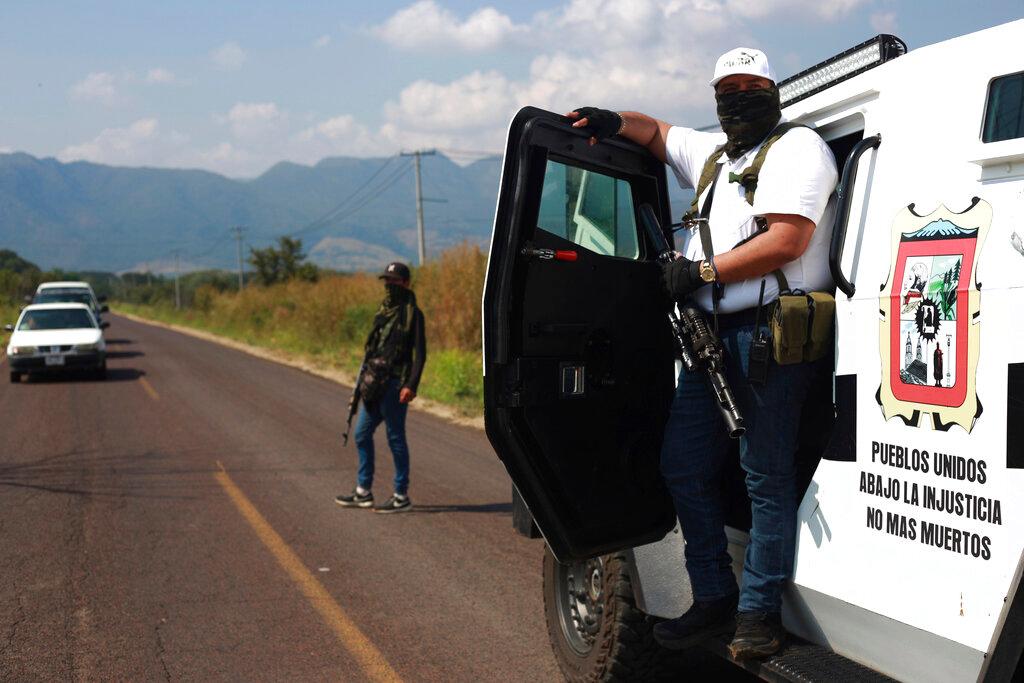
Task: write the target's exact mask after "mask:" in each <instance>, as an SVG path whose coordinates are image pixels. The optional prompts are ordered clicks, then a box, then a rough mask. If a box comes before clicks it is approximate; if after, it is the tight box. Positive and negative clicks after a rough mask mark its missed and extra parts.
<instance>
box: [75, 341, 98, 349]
mask: <svg viewBox="0 0 1024 683" xmlns="http://www.w3.org/2000/svg"><path fill="white" fill-rule="evenodd" d="M98 348H100V345H99V343H98V342H97V343H94V344H75V351H95V350H97V349H98Z"/></svg>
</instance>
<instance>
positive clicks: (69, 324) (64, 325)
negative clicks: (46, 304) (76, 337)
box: [18, 308, 96, 330]
mask: <svg viewBox="0 0 1024 683" xmlns="http://www.w3.org/2000/svg"><path fill="white" fill-rule="evenodd" d="M83 327H93V328H94V327H96V323H94V322H93V320H92V316H90V315H89V311H86V310H84V309H81V308H51V309H49V310H40V311H25V315H23V316H22V317H21V322H19V323H18V329H19V330H69V329H79V328H83Z"/></svg>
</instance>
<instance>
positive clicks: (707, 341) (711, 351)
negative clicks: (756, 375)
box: [640, 204, 747, 439]
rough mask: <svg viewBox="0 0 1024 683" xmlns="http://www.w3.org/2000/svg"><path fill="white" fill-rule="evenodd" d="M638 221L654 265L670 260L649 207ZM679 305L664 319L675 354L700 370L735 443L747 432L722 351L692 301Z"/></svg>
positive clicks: (689, 369)
mask: <svg viewBox="0 0 1024 683" xmlns="http://www.w3.org/2000/svg"><path fill="white" fill-rule="evenodd" d="M640 220H641V222H642V223H643V224H644V229H645V230H646V231H647V236H648V237H650V238H651V242H653V243H654V248H655V249H656V250H657V251H658V261H660V262H662V263H666V262H668V261H671V260H672V258H673V255H672V250H671V249H670V248H669V246H668V240H666V239H665V235H664V233H662V231H661V224H660V223H659V222H658V217H657V216H656V215H655V213H654V209H653V208H652V207H651V205H650V204H642V205H641V206H640ZM676 303H678V304H679V315H678V316H677V315H676V313H675V311H669V314H668V319H669V322H670V323H671V324H672V336H673V337H674V338H675V340H676V350H677V351H678V352H679V358H680V360H682V362H683V367H684V368H686V371H687V372H696V371H697V370H703V371H704V375H705V377H707V380H708V384H709V385H710V386H711V391H712V393H713V394H714V396H715V403H716V404H717V405H718V411H719V412H720V413H721V414H722V419H723V420H725V428H726V431H728V432H729V436H730V437H732V438H733V439H738V438H740V437H741V436H743V434H744V432H746V431H747V428H746V426H744V423H743V416H742V415H741V414H740V410H739V406H738V405H737V403H736V396H735V394H733V393H732V388H731V387H730V386H729V380H728V379H726V377H725V349H724V348H723V347H722V342H721V340H720V339H719V338H718V336H717V335H716V334H715V332H714V331H713V330H712V329H711V328H710V327H709V326H708V321H707V318H705V317H704V313H703V312H702V311H701V310H700V309H699V308H697V307H696V306H695V305H694V304H693V301H692V300H690V299H687V300H686V301H679V302H676Z"/></svg>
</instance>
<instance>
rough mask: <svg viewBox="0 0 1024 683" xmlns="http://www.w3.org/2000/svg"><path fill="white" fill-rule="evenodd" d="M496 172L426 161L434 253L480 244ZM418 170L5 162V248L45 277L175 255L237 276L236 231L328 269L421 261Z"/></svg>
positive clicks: (387, 164) (0, 215) (1, 230)
mask: <svg viewBox="0 0 1024 683" xmlns="http://www.w3.org/2000/svg"><path fill="white" fill-rule="evenodd" d="M500 163H501V162H500V159H497V158H488V159H484V160H481V161H477V162H475V163H472V164H469V165H468V166H460V165H458V164H455V163H454V162H452V161H451V160H449V159H448V158H447V157H444V156H441V155H436V156H424V157H422V176H423V194H424V196H425V197H426V198H427V200H428V201H427V202H425V203H424V207H425V208H424V213H425V225H426V240H427V247H428V255H429V254H431V253H437V252H438V251H440V250H442V249H444V248H446V247H449V246H452V245H454V244H457V243H459V242H461V241H463V240H469V241H471V242H474V243H480V244H482V243H484V241H485V240H486V239H487V237H488V235H489V233H490V228H491V221H492V220H493V213H494V201H495V197H496V195H497V188H498V178H499V175H500ZM411 164H412V159H411V158H407V157H390V158H377V159H373V158H370V159H357V158H348V157H336V158H328V159H324V160H323V161H321V162H320V163H318V164H316V165H315V166H303V165H299V164H294V163H289V162H282V163H279V164H276V165H275V166H273V167H272V168H270V169H269V170H267V171H266V172H265V173H263V174H262V175H260V176H259V177H257V178H254V179H249V180H238V179H232V178H227V177H224V176H221V175H217V174H215V173H210V172H207V171H198V170H178V169H158V168H124V167H112V166H105V165H101V164H94V163H89V162H71V163H62V162H60V161H58V160H56V159H52V158H46V159H38V158H36V157H33V156H31V155H28V154H24V153H15V154H0V247H5V248H9V249H13V250H14V251H16V252H17V253H18V254H20V255H22V256H23V257H25V258H27V259H28V260H30V261H33V262H35V263H38V264H39V265H40V266H41V267H43V268H51V267H59V268H64V269H67V270H111V271H124V270H133V269H135V270H138V269H146V268H152V269H153V270H154V271H159V270H168V269H170V268H173V263H174V252H175V250H177V251H178V252H179V254H178V257H179V259H180V262H181V266H182V268H183V269H196V268H212V267H233V266H234V265H235V262H236V248H237V245H236V243H235V240H234V237H233V234H232V232H231V229H232V228H233V227H235V226H242V227H243V229H244V232H243V239H244V244H245V245H246V252H247V250H248V247H249V246H264V245H266V244H269V243H271V242H272V241H273V240H274V239H276V237H277V236H280V235H285V234H293V235H297V236H299V237H301V238H302V239H303V243H304V246H305V248H306V251H307V253H308V254H309V255H310V258H311V260H313V261H314V262H316V263H318V264H320V265H323V266H328V267H332V268H338V269H362V268H377V267H379V266H380V264H381V262H382V261H385V262H386V261H387V260H390V259H397V258H402V259H405V260H410V259H413V258H414V257H415V254H416V211H415V201H414V197H415V195H414V183H413V172H412V169H411ZM436 200H442V201H436ZM324 217H326V218H325V219H324V220H318V219H321V218H324Z"/></svg>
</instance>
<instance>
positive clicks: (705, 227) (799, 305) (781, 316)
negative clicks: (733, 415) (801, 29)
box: [683, 121, 835, 365]
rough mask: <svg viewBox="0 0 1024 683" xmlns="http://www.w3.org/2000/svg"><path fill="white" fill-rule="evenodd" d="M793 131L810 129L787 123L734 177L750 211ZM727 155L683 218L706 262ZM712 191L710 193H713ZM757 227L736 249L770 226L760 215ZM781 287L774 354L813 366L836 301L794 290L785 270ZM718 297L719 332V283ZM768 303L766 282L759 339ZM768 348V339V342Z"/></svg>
mask: <svg viewBox="0 0 1024 683" xmlns="http://www.w3.org/2000/svg"><path fill="white" fill-rule="evenodd" d="M794 128H808V129H810V130H813V129H811V128H810V127H809V126H805V125H803V124H800V123H793V122H789V121H787V122H784V123H780V124H779V125H778V126H776V127H775V128H774V130H772V132H771V133H769V134H768V137H767V138H766V139H765V141H764V143H763V144H762V145H761V149H759V150H758V151H757V154H756V155H754V159H753V161H751V163H750V165H749V166H747V167H746V168H745V169H743V171H742V172H740V173H739V174H736V173H732V172H730V173H729V182H730V183H733V182H735V183H739V184H740V185H741V186H742V187H743V190H744V198H745V199H746V200H747V203H748V204H750V206H753V205H754V194H755V193H756V192H757V181H758V178H759V176H760V174H761V167H762V166H763V165H764V160H765V158H766V157H767V156H768V150H770V149H771V147H772V145H774V144H775V143H776V142H777V141H778V140H779V139H780V138H781V137H782V136H783V135H785V134H786V133H787V132H789V131H790V130H792V129H794ZM724 153H725V145H720V146H719V147H716V148H715V151H713V152H712V153H711V156H709V157H708V159H707V161H705V162H704V168H703V169H702V170H701V174H700V179H699V180H698V182H697V187H696V193H695V194H694V196H693V202H692V203H691V204H690V210H689V211H688V212H686V214H685V215H684V216H683V225H684V226H687V227H692V226H693V225H694V224H696V226H697V231H698V234H699V236H700V241H701V247H702V249H703V251H704V258H705V259H707V260H709V261H711V260H712V259H714V255H715V254H714V247H713V244H712V241H711V227H710V225H709V223H708V218H709V216H710V215H711V203H712V201H713V199H714V196H715V186H716V185H717V184H718V176H719V175H720V174H721V170H722V164H720V163H719V159H721V158H722V155H723V154H724ZM709 186H710V189H708V188H709ZM705 190H707V191H708V196H707V198H706V199H705V200H704V205H703V206H700V196H701V195H702V194H703V193H704V191H705ZM754 223H755V225H756V227H757V229H756V230H755V232H754V234H752V235H750V236H749V237H746V238H744V239H742V240H740V241H739V242H737V243H736V244H735V245H733V247H732V248H733V249H735V248H736V247H738V246H740V245H742V244H745V243H747V242H749V241H750V240H752V239H754V238H755V237H757V236H759V235H761V234H763V233H765V232H767V230H768V222H767V221H766V220H765V218H764V217H763V216H755V217H754ZM772 275H774V276H775V280H776V282H777V283H778V286H779V299H778V301H777V302H776V303H775V305H774V307H773V309H772V311H771V313H770V314H769V316H768V318H769V319H770V326H771V330H772V340H771V343H772V352H773V356H774V358H775V361H776V363H778V364H779V365H786V364H789V363H798V362H801V361H813V360H817V359H818V358H821V357H822V356H823V355H824V354H825V352H826V351H827V350H828V342H829V341H830V339H831V333H832V316H833V314H834V312H835V298H834V297H833V296H832V295H831V294H830V293H828V292H810V293H805V292H803V291H801V290H791V289H790V288H789V281H788V280H787V279H786V276H785V274H784V273H783V272H782V269H781V268H776V269H775V270H773V271H772ZM714 287H715V289H714V292H713V293H712V297H711V301H712V305H713V308H714V316H715V327H716V328H717V326H718V301H719V300H720V299H721V298H722V293H723V286H722V285H721V284H720V283H718V282H717V281H716V282H715V284H714ZM763 300H764V280H762V281H761V294H760V297H759V300H758V305H757V309H758V310H757V317H756V318H755V323H754V327H755V337H757V336H758V334H760V333H759V332H757V330H758V329H759V328H760V312H761V308H762V304H763ZM764 343H767V340H764Z"/></svg>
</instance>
